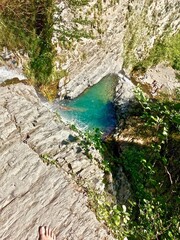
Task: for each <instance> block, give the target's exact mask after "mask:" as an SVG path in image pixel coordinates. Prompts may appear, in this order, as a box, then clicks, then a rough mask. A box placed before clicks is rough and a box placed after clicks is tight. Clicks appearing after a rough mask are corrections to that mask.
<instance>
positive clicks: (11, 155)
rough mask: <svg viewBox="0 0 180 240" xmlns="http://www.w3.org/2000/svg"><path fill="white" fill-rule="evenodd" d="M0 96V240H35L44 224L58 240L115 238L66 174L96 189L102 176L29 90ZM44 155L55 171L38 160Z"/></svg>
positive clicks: (11, 88)
mask: <svg viewBox="0 0 180 240" xmlns="http://www.w3.org/2000/svg"><path fill="white" fill-rule="evenodd" d="M0 93H1V94H0V166H1V167H0V223H1V227H0V239H2V240H5V239H7V240H11V239H12V240H20V239H28V240H31V239H32V240H34V239H37V230H38V227H39V226H40V225H44V224H46V225H50V226H51V227H55V228H56V230H55V232H56V234H57V239H59V240H65V239H66V240H70V239H72V240H76V239H77V240H80V239H82V240H86V239H87V240H88V239H90V240H92V239H93V240H94V239H97V240H103V239H114V238H113V237H112V236H111V235H109V233H108V231H107V230H106V229H105V228H104V226H103V225H102V224H101V223H100V222H99V221H98V220H97V219H96V216H95V214H94V213H93V212H92V211H91V210H90V209H89V208H88V202H87V197H86V195H85V192H83V190H82V188H81V187H79V186H78V185H77V184H76V183H75V181H74V180H73V179H72V177H71V174H69V171H70V169H71V171H72V173H74V172H75V173H76V174H78V173H79V174H81V176H80V177H81V178H82V179H83V180H84V181H86V180H87V179H88V178H90V182H92V183H94V184H95V182H97V185H98V184H99V186H100V185H101V184H100V183H98V180H97V178H98V177H100V179H101V178H102V172H101V171H100V170H98V166H97V165H95V164H94V163H93V162H92V163H91V164H89V163H88V162H87V161H88V159H87V158H86V156H83V152H81V151H77V152H76V151H75V150H76V148H77V143H76V142H74V143H73V142H70V140H69V139H71V140H72V139H73V138H72V137H71V138H70V137H69V135H70V134H72V132H71V131H70V130H69V129H68V128H67V127H65V126H63V124H62V123H60V122H59V123H58V121H55V119H54V118H55V116H54V114H53V113H51V112H50V111H49V110H48V109H47V108H45V106H43V105H42V104H41V102H40V101H39V99H38V97H37V95H36V93H35V91H34V89H33V88H32V87H30V86H27V85H24V84H17V85H11V86H8V87H1V88H0ZM70 136H71V135H70ZM45 153H46V155H47V154H50V155H51V157H52V158H53V160H56V163H58V167H56V166H54V165H51V164H50V165H48V166H47V165H46V164H45V163H44V162H43V161H42V158H41V157H40V156H43V154H45ZM76 161H77V162H78V164H76ZM80 163H82V165H83V166H81V164H80ZM69 165H71V167H70V169H69V168H68V166H69ZM73 166H74V171H73ZM76 169H78V172H76ZM88 169H89V171H88ZM95 171H97V175H96V174H95V173H94V172H95ZM92 175H93V176H92Z"/></svg>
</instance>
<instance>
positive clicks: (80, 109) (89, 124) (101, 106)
mask: <svg viewBox="0 0 180 240" xmlns="http://www.w3.org/2000/svg"><path fill="white" fill-rule="evenodd" d="M117 81H118V80H117V77H116V76H107V77H105V78H103V79H102V80H101V81H100V82H99V83H97V84H96V85H94V86H92V87H90V88H88V89H87V90H86V91H84V92H83V93H82V94H81V95H80V96H78V97H77V98H75V99H73V100H63V101H61V102H60V103H59V113H60V115H61V117H62V119H63V120H65V121H67V122H69V123H71V124H75V125H77V126H78V127H80V128H83V129H89V130H92V129H95V128H99V129H100V130H101V131H103V132H109V131H111V130H112V129H114V128H115V126H116V114H115V108H114V104H113V99H114V95H115V87H116V85H117Z"/></svg>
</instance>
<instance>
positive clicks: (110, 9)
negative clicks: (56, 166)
mask: <svg viewBox="0 0 180 240" xmlns="http://www.w3.org/2000/svg"><path fill="white" fill-rule="evenodd" d="M90 2H94V1H90ZM111 3H112V1H103V2H102V11H101V16H100V18H101V28H102V30H103V31H101V33H100V34H96V38H95V39H88V40H87V39H86V40H82V41H81V42H79V43H75V44H74V46H73V50H62V49H61V50H60V49H59V51H60V54H63V55H64V56H65V58H64V63H63V64H62V65H61V66H62V68H63V69H65V70H67V72H68V76H67V77H65V78H62V79H61V80H60V83H59V96H60V98H61V99H62V98H64V97H65V96H69V97H76V96H78V95H79V94H80V93H81V92H82V91H84V89H85V88H87V87H88V86H91V85H93V84H94V83H96V82H98V81H99V80H100V79H102V78H103V77H104V76H105V75H107V74H110V73H115V74H118V73H119V71H120V70H121V69H122V67H123V68H125V69H126V71H127V72H129V71H130V70H131V68H132V66H133V65H134V64H135V63H136V62H137V61H139V60H141V59H143V58H144V57H146V56H147V55H148V53H149V50H150V49H151V48H152V47H153V45H154V43H155V42H156V40H158V39H162V38H163V37H164V36H167V35H171V34H173V33H175V32H177V31H178V30H179V28H180V18H179V11H180V9H179V1H178V0H173V1H168V0H160V1H158V0H155V1H151V0H143V1H141V0H134V1H133V0H132V1H130V0H120V1H114V3H113V4H111Z"/></svg>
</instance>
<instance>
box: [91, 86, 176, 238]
mask: <svg viewBox="0 0 180 240" xmlns="http://www.w3.org/2000/svg"><path fill="white" fill-rule="evenodd" d="M136 98H137V100H138V102H139V104H140V106H141V111H140V112H141V114H140V116H139V118H140V120H141V125H143V128H144V130H146V129H148V131H149V132H151V134H152V135H153V136H155V137H154V138H152V139H153V140H152V141H151V142H150V143H148V144H146V145H140V144H136V143H131V144H130V143H127V144H126V147H124V148H123V151H122V153H121V154H120V155H113V154H112V151H110V148H109V147H108V145H109V143H108V144H105V143H104V142H102V141H100V139H99V136H100V135H99V136H98V135H97V132H96V133H95V135H94V137H93V136H92V135H91V136H90V135H89V134H88V135H87V139H89V141H90V142H91V141H93V142H94V143H95V144H94V146H95V147H96V148H97V149H99V151H100V153H101V154H102V156H103V158H104V162H103V163H104V164H105V165H104V167H105V169H106V167H107V166H108V171H110V172H112V174H113V176H115V174H114V172H115V171H116V170H117V168H118V167H120V166H122V167H123V169H124V172H125V173H126V175H127V177H128V179H129V182H130V184H131V190H132V197H131V199H129V203H125V204H124V205H121V204H120V203H119V204H118V203H117V202H118V199H117V200H114V201H112V199H111V198H109V196H108V195H103V196H102V195H97V194H95V193H93V194H92V193H91V192H90V204H91V205H92V208H93V209H94V210H95V211H96V214H97V217H98V218H99V219H100V220H102V221H104V222H105V223H106V224H107V226H108V227H109V228H110V229H111V231H112V233H113V234H114V236H115V237H116V238H117V239H124V238H125V237H127V238H128V239H149V240H151V239H173V240H174V239H178V236H179V234H180V232H179V231H180V223H179V214H180V208H179V203H180V196H179V187H180V182H179V166H180V165H179V154H180V152H179V146H178V145H179V144H178V143H179V130H180V113H179V110H180V103H179V97H178V95H177V98H176V100H173V101H171V100H169V99H163V98H162V99H161V100H154V99H150V98H148V97H146V96H145V94H144V93H143V92H142V91H141V89H139V88H137V89H136ZM138 127H139V125H138ZM138 127H137V128H138ZM137 130H138V129H137ZM145 132H146V131H144V134H145ZM113 144H114V143H113ZM107 161H108V165H107ZM116 177H117V176H116ZM109 199H111V200H109Z"/></svg>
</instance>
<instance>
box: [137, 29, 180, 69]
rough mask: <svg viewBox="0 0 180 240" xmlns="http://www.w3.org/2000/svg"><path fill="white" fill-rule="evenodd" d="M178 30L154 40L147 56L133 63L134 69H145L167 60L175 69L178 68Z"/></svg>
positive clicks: (179, 34) (179, 37) (179, 54)
mask: <svg viewBox="0 0 180 240" xmlns="http://www.w3.org/2000/svg"><path fill="white" fill-rule="evenodd" d="M179 43H180V32H178V33H176V34H174V35H172V36H168V37H165V38H164V39H163V40H158V41H156V42H155V44H154V47H153V48H152V49H151V50H150V52H149V55H148V57H147V58H145V59H143V60H142V61H139V62H137V63H136V64H135V66H134V68H133V69H134V70H143V71H145V70H146V69H147V68H148V67H152V66H155V65H157V64H158V63H160V62H164V61H165V62H167V63H169V65H170V66H172V67H173V68H174V69H175V70H180V44H179Z"/></svg>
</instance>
